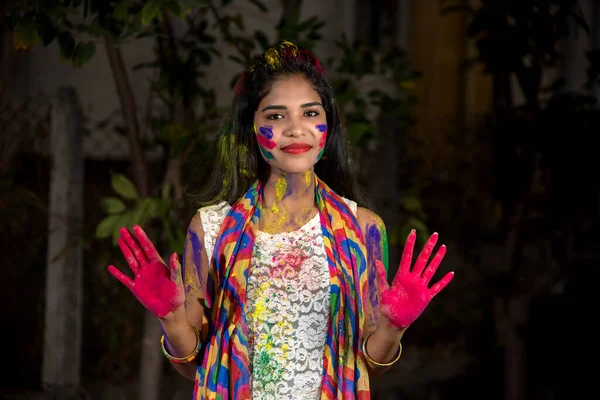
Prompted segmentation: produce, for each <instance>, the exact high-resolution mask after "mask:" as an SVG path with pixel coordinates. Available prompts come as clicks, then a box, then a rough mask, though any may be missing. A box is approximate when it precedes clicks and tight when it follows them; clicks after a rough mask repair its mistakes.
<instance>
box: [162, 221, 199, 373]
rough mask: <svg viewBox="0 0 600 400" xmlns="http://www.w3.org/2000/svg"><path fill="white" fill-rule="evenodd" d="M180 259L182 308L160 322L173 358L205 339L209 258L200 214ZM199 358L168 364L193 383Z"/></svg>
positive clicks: (187, 235)
mask: <svg viewBox="0 0 600 400" xmlns="http://www.w3.org/2000/svg"><path fill="white" fill-rule="evenodd" d="M183 251H184V256H183V271H182V278H183V286H184V289H185V308H184V309H180V310H178V312H176V313H173V315H170V316H169V318H164V319H159V320H160V323H161V325H162V328H163V331H164V333H165V348H166V350H167V351H168V352H169V354H171V355H172V356H174V357H185V356H187V355H189V354H191V353H192V352H193V351H194V349H195V347H194V346H195V345H196V334H195V332H194V330H193V329H197V330H199V331H200V336H201V338H202V339H203V341H204V339H206V337H205V336H206V324H205V323H204V306H203V304H204V303H203V302H204V296H205V293H206V282H207V277H208V268H209V265H210V264H209V262H208V256H207V254H206V250H205V248H204V229H203V228H202V221H201V218H200V214H198V213H197V214H196V215H194V217H193V218H192V220H191V221H190V224H189V227H188V231H187V234H186V238H185V245H184V250H183ZM199 357H200V355H198V356H197V357H196V358H195V359H194V360H193V361H191V362H189V363H185V364H181V363H174V362H171V365H173V367H174V368H175V369H176V370H177V372H179V373H180V374H181V375H182V376H184V377H186V378H188V379H190V380H194V379H195V377H196V369H197V367H198V363H199V362H201V360H200V359H199Z"/></svg>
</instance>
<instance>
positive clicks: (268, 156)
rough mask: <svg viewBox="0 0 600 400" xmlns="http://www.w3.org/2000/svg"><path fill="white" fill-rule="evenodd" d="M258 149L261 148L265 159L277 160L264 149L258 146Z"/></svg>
mask: <svg viewBox="0 0 600 400" xmlns="http://www.w3.org/2000/svg"><path fill="white" fill-rule="evenodd" d="M258 147H259V149H260V152H261V153H262V155H263V156H264V157H265V159H267V161H270V160H273V159H274V158H275V156H274V155H273V154H272V153H271V152H270V151H267V150H266V149H265V148H264V147H262V146H258Z"/></svg>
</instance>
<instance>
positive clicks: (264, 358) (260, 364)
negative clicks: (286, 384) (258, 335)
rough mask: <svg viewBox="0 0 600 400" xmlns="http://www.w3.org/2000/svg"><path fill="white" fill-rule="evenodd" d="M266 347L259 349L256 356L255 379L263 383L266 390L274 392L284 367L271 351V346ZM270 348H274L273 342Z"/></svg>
mask: <svg viewBox="0 0 600 400" xmlns="http://www.w3.org/2000/svg"><path fill="white" fill-rule="evenodd" d="M265 347H266V349H265V350H261V351H259V352H258V354H257V355H256V356H255V357H254V370H253V373H254V379H256V380H257V382H260V384H261V385H263V388H264V389H265V391H266V392H274V391H276V388H277V384H278V383H279V381H280V380H281V378H282V377H283V368H281V366H280V365H279V363H278V362H277V360H275V359H274V358H273V357H272V356H271V354H270V353H269V351H268V349H269V346H265ZM270 348H272V344H271V346H270ZM273 394H276V393H273Z"/></svg>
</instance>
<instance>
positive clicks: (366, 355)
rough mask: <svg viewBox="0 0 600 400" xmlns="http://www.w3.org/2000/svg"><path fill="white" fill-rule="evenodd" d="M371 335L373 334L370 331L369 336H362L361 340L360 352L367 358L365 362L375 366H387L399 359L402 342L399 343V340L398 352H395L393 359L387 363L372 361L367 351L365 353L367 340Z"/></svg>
mask: <svg viewBox="0 0 600 400" xmlns="http://www.w3.org/2000/svg"><path fill="white" fill-rule="evenodd" d="M371 335H373V334H372V333H371V334H370V335H369V336H367V337H366V338H364V339H363V342H362V352H363V354H364V356H365V359H366V360H367V362H368V363H369V364H372V365H373V366H375V367H389V366H391V365H393V364H394V363H395V362H396V361H398V360H399V359H400V356H401V355H402V343H400V342H398V353H396V356H395V357H394V359H393V360H392V361H390V362H388V363H385V364H382V363H378V362H377V361H374V360H373V359H372V358H371V357H369V353H367V340H369V339H370V338H371Z"/></svg>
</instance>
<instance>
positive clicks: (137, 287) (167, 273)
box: [108, 225, 185, 318]
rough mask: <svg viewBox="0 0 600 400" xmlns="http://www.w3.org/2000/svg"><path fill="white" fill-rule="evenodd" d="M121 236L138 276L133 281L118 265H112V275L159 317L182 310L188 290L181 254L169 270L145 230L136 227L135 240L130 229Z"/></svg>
mask: <svg viewBox="0 0 600 400" xmlns="http://www.w3.org/2000/svg"><path fill="white" fill-rule="evenodd" d="M120 233H121V237H119V240H118V243H119V247H120V248H121V252H122V253H123V256H125V260H126V261H127V264H128V265H129V268H130V269H131V271H132V272H133V275H134V277H133V279H132V278H130V277H129V276H127V275H125V274H124V273H123V272H121V271H119V270H118V269H117V268H116V267H115V266H114V265H109V266H108V272H110V274H111V275H112V276H114V277H115V278H116V279H117V280H118V281H119V282H121V283H122V284H123V285H125V286H126V287H127V288H128V289H129V290H131V292H132V293H133V295H134V296H135V297H136V298H137V299H138V300H139V302H140V303H142V305H143V306H144V307H146V308H147V309H148V310H150V312H152V313H153V314H154V315H156V316H157V317H159V318H164V317H166V316H167V315H168V314H169V313H170V312H172V311H175V310H176V309H178V308H179V307H181V306H182V305H183V303H184V301H185V291H184V289H183V281H182V279H181V264H180V263H179V259H178V257H177V254H176V253H173V254H172V255H171V259H170V260H169V264H170V268H169V267H167V265H166V264H165V262H164V261H163V259H162V257H161V256H160V255H159V254H158V252H157V251H156V248H155V247H154V245H153V244H152V242H151V241H150V239H149V238H148V236H147V235H146V233H145V232H144V230H143V229H142V228H141V227H139V226H137V225H136V226H134V227H133V233H134V235H135V238H134V237H133V236H132V235H131V233H130V232H129V230H128V229H127V228H121V230H120Z"/></svg>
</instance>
